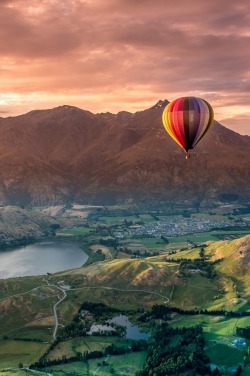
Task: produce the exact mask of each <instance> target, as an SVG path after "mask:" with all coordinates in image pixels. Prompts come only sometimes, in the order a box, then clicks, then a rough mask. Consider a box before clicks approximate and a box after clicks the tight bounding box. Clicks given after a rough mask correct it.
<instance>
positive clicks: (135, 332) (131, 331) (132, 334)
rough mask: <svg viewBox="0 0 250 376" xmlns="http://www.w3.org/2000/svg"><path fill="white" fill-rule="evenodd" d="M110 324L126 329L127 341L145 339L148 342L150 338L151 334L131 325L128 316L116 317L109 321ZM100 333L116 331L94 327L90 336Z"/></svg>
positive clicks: (101, 326)
mask: <svg viewBox="0 0 250 376" xmlns="http://www.w3.org/2000/svg"><path fill="white" fill-rule="evenodd" d="M107 322H108V323H114V324H117V325H122V326H125V327H126V335H125V338H127V339H137V340H139V339H145V340H147V339H148V338H149V333H145V332H142V331H140V329H139V327H138V326H137V325H133V324H131V322H130V321H129V319H128V317H127V316H126V315H119V316H115V317H113V318H112V319H110V320H107ZM100 331H107V332H109V331H114V329H113V328H112V326H108V325H96V324H94V325H92V326H91V328H90V331H89V332H88V334H93V333H95V332H100Z"/></svg>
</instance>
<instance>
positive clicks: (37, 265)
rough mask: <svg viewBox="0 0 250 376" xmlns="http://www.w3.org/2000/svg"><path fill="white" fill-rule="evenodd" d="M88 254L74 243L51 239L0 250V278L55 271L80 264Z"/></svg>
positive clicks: (85, 259)
mask: <svg viewBox="0 0 250 376" xmlns="http://www.w3.org/2000/svg"><path fill="white" fill-rule="evenodd" d="M87 259H88V256H87V255H86V253H85V252H84V251H82V250H81V249H80V247H79V246H78V245H77V244H76V243H73V242H72V243H71V242H70V241H66V240H65V241H63V240H59V239H55V240H54V239H53V240H51V241H42V242H39V243H35V244H31V245H28V246H26V247H20V248H16V249H13V250H8V251H1V252H0V278H11V277H21V276H28V275H41V274H46V273H55V272H59V271H62V270H67V269H72V268H77V267H80V266H82V265H83V264H84V263H85V262H86V261H87Z"/></svg>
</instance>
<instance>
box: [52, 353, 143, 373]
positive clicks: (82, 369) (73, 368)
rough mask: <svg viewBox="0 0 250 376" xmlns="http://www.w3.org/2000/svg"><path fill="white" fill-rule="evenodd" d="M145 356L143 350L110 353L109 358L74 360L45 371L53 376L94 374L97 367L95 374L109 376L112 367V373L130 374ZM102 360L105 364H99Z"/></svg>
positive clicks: (136, 369)
mask: <svg viewBox="0 0 250 376" xmlns="http://www.w3.org/2000/svg"><path fill="white" fill-rule="evenodd" d="M146 356H147V353H146V352H144V351H141V352H136V353H128V354H124V355H112V356H111V357H109V358H107V357H103V358H98V359H89V360H88V361H87V362H74V363H68V364H63V365H58V366H53V367H50V368H49V369H47V370H46V371H48V372H50V373H51V371H52V372H53V375H54V376H64V375H66V374H69V373H74V372H75V373H76V374H80V375H94V373H95V371H96V370H97V369H98V372H97V373H96V375H98V376H110V375H111V374H112V373H111V372H112V371H111V372H110V370H111V369H112V368H113V370H114V373H113V374H114V375H119V376H125V375H131V376H132V375H135V373H136V371H139V370H140V369H141V368H142V367H143V364H144V362H145V359H146ZM103 361H105V363H106V365H101V364H102V362H103Z"/></svg>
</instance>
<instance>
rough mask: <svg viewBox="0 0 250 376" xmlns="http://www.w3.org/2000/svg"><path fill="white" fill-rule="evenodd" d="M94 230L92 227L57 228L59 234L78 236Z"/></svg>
mask: <svg viewBox="0 0 250 376" xmlns="http://www.w3.org/2000/svg"><path fill="white" fill-rule="evenodd" d="M91 231H93V229H92V228H91V227H83V226H82V227H72V228H62V229H58V230H56V235H57V236H77V235H84V234H88V233H89V232H91Z"/></svg>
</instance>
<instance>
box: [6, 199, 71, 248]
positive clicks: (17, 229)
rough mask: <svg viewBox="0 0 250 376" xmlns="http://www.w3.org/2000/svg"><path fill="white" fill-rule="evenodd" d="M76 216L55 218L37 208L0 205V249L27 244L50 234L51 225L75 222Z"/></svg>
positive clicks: (51, 231) (51, 230)
mask: <svg viewBox="0 0 250 376" xmlns="http://www.w3.org/2000/svg"><path fill="white" fill-rule="evenodd" d="M77 222H78V220H77V219H76V218H74V219H69V218H55V217H53V216H50V215H46V214H45V213H42V212H40V211H37V210H31V209H24V208H22V207H18V206H4V207H0V249H5V248H11V247H16V246H19V245H23V244H28V243H30V242H33V241H34V240H36V239H38V238H40V237H42V236H47V237H48V236H50V235H52V233H53V226H55V225H56V227H57V226H58V225H59V226H60V225H64V226H66V225H72V224H76V223H77Z"/></svg>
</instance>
